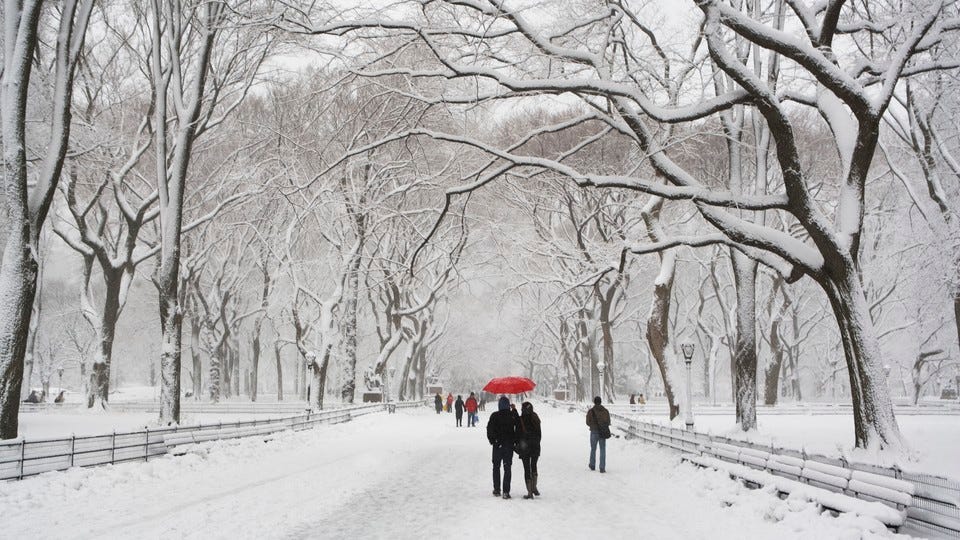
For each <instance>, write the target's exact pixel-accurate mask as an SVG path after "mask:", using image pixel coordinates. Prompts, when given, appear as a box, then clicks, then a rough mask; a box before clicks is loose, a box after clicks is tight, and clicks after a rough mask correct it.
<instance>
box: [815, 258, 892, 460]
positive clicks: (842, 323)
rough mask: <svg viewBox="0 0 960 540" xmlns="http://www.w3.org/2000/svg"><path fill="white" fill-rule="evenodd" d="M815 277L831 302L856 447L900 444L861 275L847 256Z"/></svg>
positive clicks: (884, 446) (882, 446)
mask: <svg viewBox="0 0 960 540" xmlns="http://www.w3.org/2000/svg"><path fill="white" fill-rule="evenodd" d="M833 267H834V268H835V269H836V268H837V267H840V268H839V269H836V270H835V272H834V273H833V274H832V275H828V276H824V277H823V278H821V279H822V281H821V283H820V285H821V286H822V287H823V289H824V291H825V292H826V294H827V297H828V298H829V299H830V305H831V307H832V308H833V313H834V316H835V317H836V319H837V325H838V326H839V329H840V338H841V342H842V343H843V351H844V357H845V359H846V362H847V371H848V374H849V376H850V396H851V400H852V403H853V424H854V437H855V444H856V447H857V448H894V449H901V448H902V447H903V438H902V436H901V434H900V428H899V426H898V425H897V421H896V418H895V416H894V413H893V402H892V400H891V399H890V392H889V390H888V389H887V387H886V377H885V374H884V370H883V357H882V356H881V353H880V345H879V342H878V340H877V334H876V330H875V329H874V326H873V320H872V319H871V318H870V310H869V307H868V305H867V301H866V297H865V295H864V291H863V286H862V284H861V283H860V278H859V276H858V275H857V273H856V270H855V269H854V265H853V263H852V262H849V261H847V263H846V264H843V265H842V266H841V265H840V264H836V265H833Z"/></svg>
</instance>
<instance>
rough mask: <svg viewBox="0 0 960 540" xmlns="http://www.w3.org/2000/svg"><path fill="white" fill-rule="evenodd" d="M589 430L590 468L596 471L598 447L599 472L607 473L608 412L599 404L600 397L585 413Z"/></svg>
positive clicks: (595, 398) (595, 399)
mask: <svg viewBox="0 0 960 540" xmlns="http://www.w3.org/2000/svg"><path fill="white" fill-rule="evenodd" d="M587 427H589V428H590V464H589V465H588V467H590V470H591V471H595V470H596V469H597V445H598V444H599V445H600V472H607V439H609V438H610V411H608V410H607V409H606V408H605V407H604V406H603V405H601V404H600V396H596V397H594V398H593V407H591V408H590V410H589V411H587Z"/></svg>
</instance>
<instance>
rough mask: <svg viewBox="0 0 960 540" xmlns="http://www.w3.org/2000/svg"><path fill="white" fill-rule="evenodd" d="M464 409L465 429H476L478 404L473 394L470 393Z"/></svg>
mask: <svg viewBox="0 0 960 540" xmlns="http://www.w3.org/2000/svg"><path fill="white" fill-rule="evenodd" d="M464 407H466V409H467V427H476V426H477V409H478V408H479V404H478V403H477V398H476V397H475V396H474V394H473V392H470V397H468V398H467V401H466V403H464Z"/></svg>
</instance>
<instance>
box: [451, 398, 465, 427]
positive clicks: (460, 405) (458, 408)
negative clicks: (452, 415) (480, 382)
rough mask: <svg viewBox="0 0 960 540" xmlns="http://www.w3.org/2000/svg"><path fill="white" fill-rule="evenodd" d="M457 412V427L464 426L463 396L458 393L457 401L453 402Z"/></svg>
mask: <svg viewBox="0 0 960 540" xmlns="http://www.w3.org/2000/svg"><path fill="white" fill-rule="evenodd" d="M453 408H454V409H455V410H456V413H457V427H463V397H462V396H461V395H460V394H457V401H456V403H454V404H453Z"/></svg>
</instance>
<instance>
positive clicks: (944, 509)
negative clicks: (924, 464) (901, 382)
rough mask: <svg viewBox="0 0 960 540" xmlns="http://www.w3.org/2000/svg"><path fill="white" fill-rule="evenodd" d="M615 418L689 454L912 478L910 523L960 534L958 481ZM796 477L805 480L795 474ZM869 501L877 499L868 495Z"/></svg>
mask: <svg viewBox="0 0 960 540" xmlns="http://www.w3.org/2000/svg"><path fill="white" fill-rule="evenodd" d="M564 406H568V407H569V406H570V405H569V404H564ZM577 407H582V408H583V409H585V408H586V407H585V406H583V405H577ZM611 418H613V419H614V421H616V422H617V423H619V424H620V427H621V428H623V429H624V430H625V431H626V432H627V433H628V434H630V435H631V436H634V437H638V438H640V439H642V440H645V441H648V442H652V443H656V444H659V445H662V446H667V447H669V448H673V449H674V450H677V451H679V452H681V453H685V454H691V455H697V456H700V455H706V453H705V449H707V448H711V447H716V445H718V444H726V445H731V446H735V447H738V448H740V449H750V450H754V451H757V452H766V453H769V454H771V455H776V456H784V457H789V458H795V459H798V460H803V462H804V463H811V462H815V463H819V464H824V465H830V466H834V467H840V468H843V469H847V470H850V471H861V472H865V473H871V474H876V475H881V476H886V477H890V478H895V479H898V480H904V481H907V482H910V483H912V484H913V486H914V492H913V494H912V497H911V503H910V504H909V505H908V506H907V507H906V509H905V511H906V525H907V526H909V527H912V528H914V529H916V530H918V531H921V532H926V533H933V534H940V535H946V536H948V537H958V536H960V481H958V480H956V479H952V478H946V477H941V476H935V475H931V474H926V473H920V472H916V471H909V470H904V469H901V468H899V467H883V466H879V465H875V464H871V463H861V462H856V461H848V460H846V459H844V458H834V457H829V456H824V455H819V454H808V453H807V452H805V451H803V450H796V449H792V448H784V447H776V446H773V445H761V444H755V443H750V442H747V441H742V440H738V439H731V438H729V437H723V436H717V435H710V434H707V433H701V432H696V431H687V430H682V429H677V428H674V427H670V426H665V425H661V424H658V423H655V422H650V421H645V420H641V419H638V418H635V417H631V416H629V415H627V414H623V413H618V412H613V411H612V412H611ZM740 464H742V465H746V466H749V467H752V468H755V469H759V470H764V466H763V465H761V464H759V463H750V462H749V461H741V462H740ZM768 472H770V473H771V474H775V475H778V476H784V475H783V474H782V473H781V472H779V471H775V470H770V471H768ZM797 480H800V481H805V479H803V478H797ZM818 486H819V487H823V488H825V489H830V490H831V491H837V492H840V493H845V494H847V495H852V496H856V497H858V498H864V497H863V495H862V494H860V493H852V492H848V491H849V490H845V489H843V488H837V487H835V486H830V485H826V484H818ZM867 500H874V499H871V498H867Z"/></svg>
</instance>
